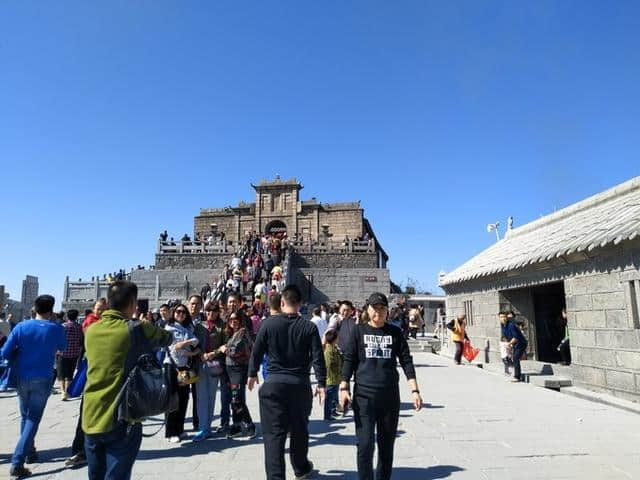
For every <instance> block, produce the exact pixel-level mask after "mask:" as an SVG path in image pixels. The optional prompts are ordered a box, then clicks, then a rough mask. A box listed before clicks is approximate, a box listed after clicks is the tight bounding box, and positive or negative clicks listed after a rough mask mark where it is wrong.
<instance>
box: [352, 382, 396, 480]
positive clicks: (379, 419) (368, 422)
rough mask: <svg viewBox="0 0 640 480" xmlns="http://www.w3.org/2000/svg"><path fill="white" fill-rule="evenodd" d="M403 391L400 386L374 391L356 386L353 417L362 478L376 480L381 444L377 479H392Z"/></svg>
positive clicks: (360, 479) (359, 471)
mask: <svg viewBox="0 0 640 480" xmlns="http://www.w3.org/2000/svg"><path fill="white" fill-rule="evenodd" d="M399 415H400V391H399V389H398V385H393V386H390V387H389V388H387V389H385V390H372V389H368V388H363V387H361V386H358V385H356V387H355V389H354V392H353V416H354V418H355V421H356V438H357V442H358V479H359V480H373V478H374V477H373V449H374V446H375V443H377V444H378V465H377V467H376V477H375V478H376V480H389V479H390V478H391V469H392V467H393V444H394V442H395V440H396V433H397V431H398V417H399Z"/></svg>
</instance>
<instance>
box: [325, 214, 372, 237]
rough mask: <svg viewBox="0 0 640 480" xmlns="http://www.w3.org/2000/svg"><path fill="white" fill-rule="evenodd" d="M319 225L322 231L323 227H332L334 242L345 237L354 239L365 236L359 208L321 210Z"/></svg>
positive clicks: (330, 230) (330, 231) (331, 232)
mask: <svg viewBox="0 0 640 480" xmlns="http://www.w3.org/2000/svg"><path fill="white" fill-rule="evenodd" d="M318 223H319V224H320V230H322V225H325V224H326V225H330V227H329V233H330V234H331V235H333V239H334V240H342V239H343V238H344V236H345V235H349V238H351V239H354V238H356V237H360V236H361V235H362V234H363V231H362V224H363V222H362V210H361V209H359V208H351V209H344V210H339V209H336V210H320V212H319V217H318Z"/></svg>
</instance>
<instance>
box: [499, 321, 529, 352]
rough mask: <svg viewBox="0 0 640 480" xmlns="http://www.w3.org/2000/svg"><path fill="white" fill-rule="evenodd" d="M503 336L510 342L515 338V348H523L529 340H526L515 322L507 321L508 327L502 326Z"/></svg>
mask: <svg viewBox="0 0 640 480" xmlns="http://www.w3.org/2000/svg"><path fill="white" fill-rule="evenodd" d="M502 334H503V335H504V337H505V338H506V339H507V340H508V341H511V339H513V338H515V339H516V344H515V345H514V346H517V347H521V346H524V345H526V344H527V339H526V338H524V335H523V334H522V332H521V331H520V329H519V328H518V326H517V325H516V322H514V321H513V320H509V321H507V323H506V325H503V326H502Z"/></svg>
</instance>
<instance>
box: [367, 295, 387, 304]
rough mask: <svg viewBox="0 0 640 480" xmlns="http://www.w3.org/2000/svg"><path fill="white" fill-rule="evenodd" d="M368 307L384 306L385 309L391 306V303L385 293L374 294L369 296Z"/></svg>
mask: <svg viewBox="0 0 640 480" xmlns="http://www.w3.org/2000/svg"><path fill="white" fill-rule="evenodd" d="M367 304H368V305H384V306H385V307H388V306H389V301H388V300H387V297H386V295H385V294H384V293H380V292H374V293H372V294H371V295H369V300H367Z"/></svg>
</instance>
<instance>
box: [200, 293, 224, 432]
mask: <svg viewBox="0 0 640 480" xmlns="http://www.w3.org/2000/svg"><path fill="white" fill-rule="evenodd" d="M204 316H205V319H206V320H205V321H204V322H201V323H199V324H198V325H196V326H195V329H194V332H195V335H196V338H197V339H198V343H199V345H200V357H199V361H198V366H199V368H198V382H197V383H196V390H197V399H198V400H197V401H198V404H197V410H198V418H199V423H200V431H199V432H198V434H197V435H196V436H195V437H193V441H194V442H199V441H202V440H205V439H206V438H208V437H210V436H211V422H212V421H213V412H214V408H215V404H216V395H217V393H218V386H219V384H220V383H221V382H223V381H224V379H225V351H226V346H225V345H224V322H223V321H222V318H220V307H219V306H218V304H216V303H214V302H209V303H208V304H207V306H206V307H205V309H204Z"/></svg>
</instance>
